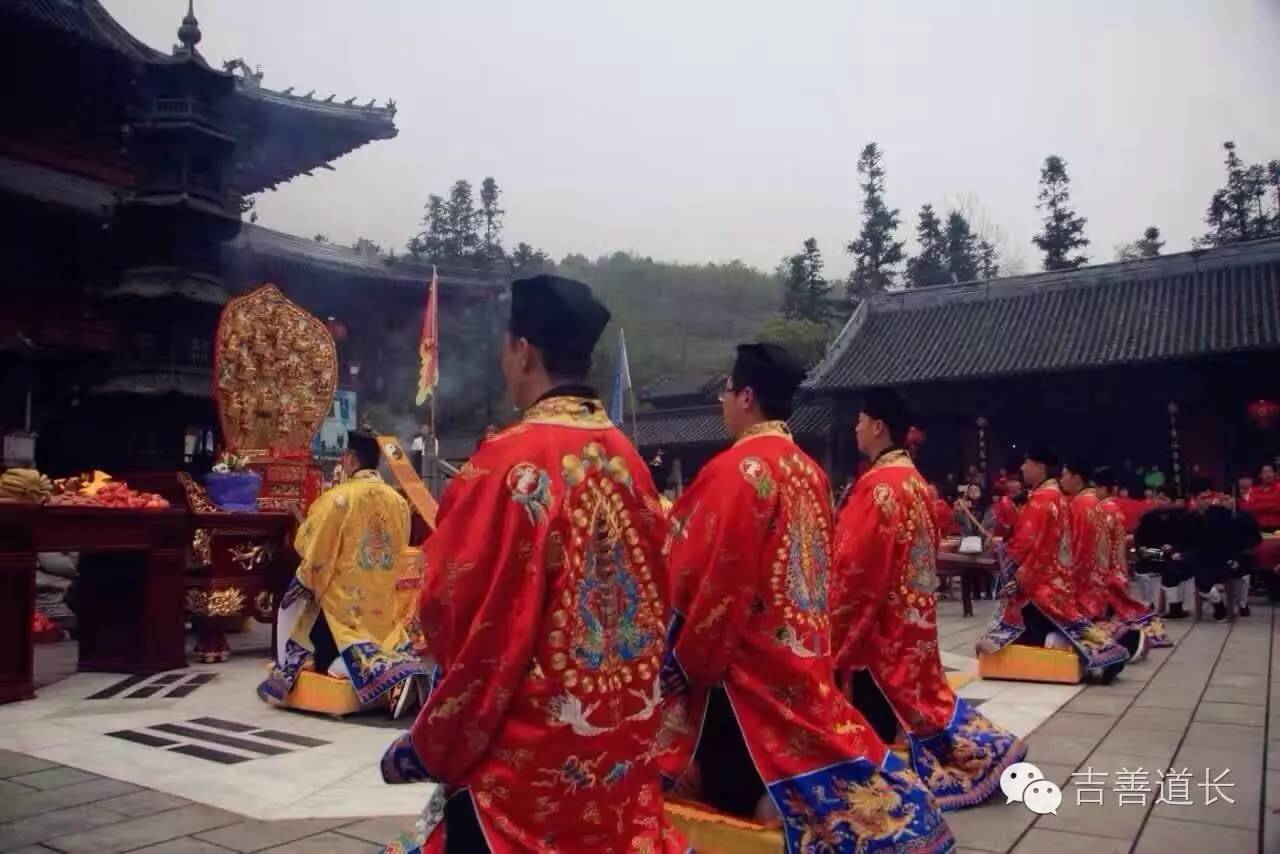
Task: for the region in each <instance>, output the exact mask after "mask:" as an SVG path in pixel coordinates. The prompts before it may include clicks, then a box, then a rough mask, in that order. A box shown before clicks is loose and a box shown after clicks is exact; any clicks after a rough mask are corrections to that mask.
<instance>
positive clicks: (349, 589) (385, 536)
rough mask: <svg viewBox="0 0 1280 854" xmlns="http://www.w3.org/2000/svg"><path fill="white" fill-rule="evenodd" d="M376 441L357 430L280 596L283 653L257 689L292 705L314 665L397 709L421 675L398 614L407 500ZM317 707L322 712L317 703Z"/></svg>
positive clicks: (307, 526)
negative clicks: (341, 476)
mask: <svg viewBox="0 0 1280 854" xmlns="http://www.w3.org/2000/svg"><path fill="white" fill-rule="evenodd" d="M378 459H379V454H378V442H377V439H375V438H374V437H373V436H372V435H369V434H368V433H362V432H358V431H352V432H351V433H350V434H349V436H348V439H347V450H346V453H345V455H344V456H343V469H344V471H345V472H346V474H347V477H348V480H347V481H346V482H345V483H342V484H339V485H338V486H335V487H334V488H332V489H330V490H329V491H328V492H326V493H325V494H324V495H322V496H320V498H319V499H318V500H317V501H316V502H315V504H313V505H311V509H310V510H309V511H308V513H307V519H306V521H305V522H303V523H302V527H300V528H299V529H298V535H297V537H296V538H295V539H294V547H295V548H296V549H297V551H298V555H299V557H300V558H301V562H300V563H299V564H298V570H297V572H296V573H295V575H294V578H293V580H292V581H291V582H290V583H289V588H288V589H287V590H286V591H285V594H284V597H283V598H282V599H281V600H280V614H279V618H278V622H277V625H276V637H277V638H278V640H277V648H276V660H275V664H274V666H273V667H272V668H271V674H270V675H269V676H268V678H267V679H266V680H265V681H264V682H263V683H262V684H261V685H259V686H258V696H259V697H261V698H262V699H263V700H265V701H266V702H268V703H272V704H274V705H283V706H289V705H290V704H291V703H290V693H291V692H292V691H293V688H294V686H295V684H296V683H297V681H298V678H299V676H300V675H301V674H302V672H303V670H304V669H306V668H308V667H309V668H312V669H314V670H315V672H316V673H320V674H325V675H328V676H333V677H337V678H340V679H346V680H349V681H350V683H351V687H352V689H353V690H354V691H355V694H356V697H357V699H358V700H359V703H360V706H361V707H362V708H371V707H374V706H375V705H377V704H380V703H383V704H388V705H389V706H390V708H391V709H392V712H393V714H396V715H398V714H399V713H400V712H402V711H403V710H404V709H405V707H406V706H408V705H409V704H410V702H411V701H412V700H413V699H415V698H416V694H417V692H416V691H415V690H413V686H412V684H411V680H412V679H413V678H414V677H416V676H421V675H422V674H423V670H422V665H421V663H420V662H419V661H418V656H417V655H416V653H415V652H414V649H413V643H412V641H411V640H410V639H409V635H408V632H407V631H406V628H405V626H404V624H403V623H402V622H400V621H399V620H398V619H397V615H398V613H399V611H398V609H397V608H396V604H395V598H396V581H397V578H398V575H399V568H400V561H401V560H402V558H403V556H404V552H405V548H406V547H407V546H408V543H409V505H408V503H407V502H406V501H405V500H404V499H403V498H401V497H400V494H399V493H397V492H396V491H395V490H394V489H392V488H391V487H390V486H388V485H387V484H386V483H384V482H383V480H382V478H381V477H379V475H378V472H377V468H378ZM309 711H322V710H319V709H309Z"/></svg>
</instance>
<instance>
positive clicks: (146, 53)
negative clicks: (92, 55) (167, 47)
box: [5, 0, 160, 60]
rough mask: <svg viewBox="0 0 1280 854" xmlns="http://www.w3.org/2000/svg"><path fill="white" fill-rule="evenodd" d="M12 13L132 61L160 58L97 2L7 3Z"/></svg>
mask: <svg viewBox="0 0 1280 854" xmlns="http://www.w3.org/2000/svg"><path fill="white" fill-rule="evenodd" d="M5 5H7V6H8V7H9V8H8V9H7V10H6V11H7V12H8V13H9V14H13V15H17V16H21V17H25V18H28V19H31V20H34V21H37V22H39V23H41V24H43V25H45V26H49V27H53V28H54V29H56V30H59V31H61V32H62V33H64V34H65V35H68V36H71V37H72V38H74V39H76V40H77V41H82V42H88V43H89V44H92V45H95V46H96V47H100V48H105V49H106V50H110V51H114V52H116V53H119V54H121V55H122V56H125V57H127V58H129V59H139V60H145V59H154V58H156V57H158V56H160V53H159V52H158V51H155V50H153V49H151V48H149V47H147V46H146V45H145V44H143V43H142V42H140V41H139V40H138V39H136V38H134V37H133V36H132V35H131V34H130V33H129V31H128V30H126V29H125V28H124V27H122V26H120V24H119V23H118V22H117V21H116V19H115V18H113V17H111V15H110V14H109V13H108V12H107V10H106V9H104V8H102V6H101V5H100V4H99V3H97V2H96V0H7V3H6V4H5Z"/></svg>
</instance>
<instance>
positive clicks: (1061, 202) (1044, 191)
mask: <svg viewBox="0 0 1280 854" xmlns="http://www.w3.org/2000/svg"><path fill="white" fill-rule="evenodd" d="M1039 199H1040V200H1039V202H1037V203H1036V207H1037V208H1039V209H1040V210H1041V211H1043V212H1044V230H1043V231H1041V232H1040V233H1039V234H1037V235H1036V236H1035V237H1033V238H1031V242H1032V243H1034V244H1035V245H1036V246H1038V247H1040V250H1041V251H1042V252H1044V268H1045V269H1046V270H1074V269H1076V268H1077V267H1079V266H1081V265H1083V264H1085V263H1087V262H1088V260H1089V259H1088V257H1087V256H1085V255H1072V254H1071V253H1072V252H1074V251H1075V250H1077V249H1083V248H1084V247H1086V246H1088V245H1089V240H1088V238H1086V237H1085V236H1084V225H1085V223H1086V222H1088V220H1087V219H1085V218H1084V217H1082V216H1077V215H1076V212H1075V211H1074V210H1072V209H1071V178H1070V177H1069V176H1068V175H1067V162H1066V161H1065V160H1063V159H1062V158H1061V157H1059V156H1058V155H1056V154H1051V155H1049V156H1048V157H1046V158H1045V159H1044V166H1043V167H1041V169H1040V196H1039Z"/></svg>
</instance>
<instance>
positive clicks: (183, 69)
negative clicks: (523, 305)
mask: <svg viewBox="0 0 1280 854" xmlns="http://www.w3.org/2000/svg"><path fill="white" fill-rule="evenodd" d="M200 40H201V32H200V27H199V22H198V21H197V19H196V16H195V14H194V10H193V9H191V8H190V7H189V8H188V11H187V14H186V16H185V17H184V18H183V19H182V20H181V22H180V25H179V27H178V29H177V43H176V44H175V45H174V46H173V48H172V50H171V51H168V52H165V51H159V50H156V49H153V48H152V47H149V46H147V45H145V44H143V43H142V42H141V41H139V40H138V39H136V38H135V37H134V36H132V35H131V34H130V33H129V32H127V31H126V30H125V29H124V28H123V27H122V26H121V25H120V24H119V23H118V22H117V21H115V20H114V19H113V18H112V17H111V15H110V14H109V13H108V12H107V11H106V10H105V9H104V8H103V7H102V6H101V5H100V3H98V2H97V0H9V2H6V3H4V4H2V5H0V45H2V46H3V50H0V68H2V69H3V71H4V73H5V79H7V80H9V81H10V86H9V89H8V91H7V92H6V94H5V110H4V118H3V120H0V223H2V224H3V228H0V242H2V245H3V251H4V256H5V258H6V259H7V263H6V264H5V265H4V267H3V269H2V270H0V289H2V292H3V294H4V298H5V304H6V310H5V311H4V312H3V313H2V315H3V316H2V317H0V432H3V433H6V434H8V435H9V436H10V437H14V436H17V437H25V436H27V435H28V434H30V433H34V434H36V436H37V438H36V439H35V449H36V451H35V454H36V458H37V463H38V464H39V466H40V468H41V469H42V470H46V471H50V472H53V473H55V474H59V473H67V472H72V471H75V470H78V469H84V468H89V467H98V468H106V469H108V470H116V471H122V470H123V471H128V470H137V469H173V468H180V467H182V465H183V461H184V450H185V446H184V442H185V437H186V436H188V435H190V434H192V433H196V434H199V435H201V436H203V435H206V434H207V433H208V432H209V431H214V430H215V427H214V424H215V421H216V419H215V418H214V407H213V402H212V397H211V382H210V379H211V377H210V369H211V364H210V363H211V342H212V339H213V333H214V328H215V325H216V322H217V317H218V314H219V311H220V310H221V307H222V305H223V304H224V303H225V302H226V301H227V299H228V298H229V297H230V296H231V295H233V294H235V293H237V292H240V291H242V290H246V289H249V288H252V287H255V286H257V285H259V284H262V283H264V282H268V281H271V282H274V283H276V284H277V285H279V286H280V287H281V289H282V290H283V291H284V292H285V293H286V294H287V295H289V296H290V297H291V298H293V299H294V300H295V301H297V302H298V303H300V304H301V305H302V306H303V307H304V308H306V309H308V310H309V311H311V312H312V313H313V314H316V315H317V316H319V317H321V318H323V319H326V320H328V319H330V318H332V320H331V321H330V323H331V328H333V329H335V331H336V332H340V334H335V337H337V338H339V339H341V340H340V342H339V347H340V352H341V357H342V360H343V372H344V376H343V379H342V383H341V385H342V387H344V388H354V389H356V390H357V391H358V392H359V393H360V394H361V406H362V409H372V410H374V411H378V409H379V407H381V411H382V414H384V415H385V416H387V418H388V420H392V419H391V416H396V415H399V416H400V420H402V421H403V420H404V419H405V418H414V419H416V418H425V416H424V415H421V414H415V413H412V412H409V411H408V409H407V407H406V406H405V405H404V403H403V402H404V401H407V402H410V403H411V398H412V395H413V388H414V380H415V378H416V358H417V356H416V347H417V334H418V330H419V327H420V324H421V317H422V310H423V307H424V305H425V296H426V284H427V282H428V281H429V280H430V276H431V266H430V264H429V263H425V262H413V263H404V262H402V261H399V260H395V259H389V258H385V257H382V256H381V255H376V254H372V253H370V252H368V251H367V250H366V251H358V250H356V249H349V248H346V247H339V246H333V245H329V244H321V243H317V242H316V241H314V240H309V239H304V238H300V237H295V236H292V235H288V234H283V233H280V232H277V231H273V230H270V229H266V228H262V227H259V226H257V225H255V224H252V223H250V222H245V216H246V214H247V213H248V212H249V211H251V209H252V197H253V196H254V194H257V193H260V192H263V191H266V190H270V189H274V188H275V187H277V186H278V185H280V184H282V183H284V182H287V181H290V180H292V179H294V178H297V177H300V176H306V175H310V174H311V173H312V172H313V171H314V170H317V169H331V168H333V166H332V165H331V161H333V160H335V159H337V158H340V157H342V156H343V155H345V154H347V153H349V152H351V151H353V150H355V149H356V148H359V147H361V146H363V145H366V144H368V143H371V142H376V141H380V140H389V139H392V138H394V137H395V136H396V134H397V130H396V126H395V114H396V109H395V104H394V103H393V102H387V103H385V104H383V105H378V104H375V103H374V102H372V101H369V102H367V103H364V104H359V103H356V99H355V98H348V99H344V100H338V99H336V97H335V96H334V95H330V96H328V97H324V98H319V97H316V96H315V93H307V94H295V93H294V92H293V91H292V89H289V90H285V91H273V90H271V89H269V88H267V87H266V86H265V85H264V74H263V72H262V71H261V70H257V69H253V68H251V67H250V66H249V65H248V64H247V63H245V62H244V61H243V60H240V59H235V60H231V61H229V62H227V63H225V64H224V65H222V66H221V67H214V66H212V65H210V64H209V62H208V61H207V60H206V58H205V57H204V56H203V55H202V54H201V53H200V51H199V49H198V44H199V42H200ZM353 228H354V226H353ZM440 280H441V295H440V313H441V335H442V339H443V342H442V350H444V351H445V352H446V354H447V353H448V352H449V350H450V343H451V341H452V343H454V344H455V345H456V346H457V347H458V349H457V350H454V352H459V351H460V350H461V344H462V341H463V340H464V339H468V340H470V339H476V338H479V339H480V340H486V339H488V340H492V339H493V337H494V336H492V335H491V334H489V333H491V332H492V331H493V330H494V329H495V328H496V324H497V322H498V321H497V320H496V318H497V317H498V316H499V315H500V312H501V307H500V306H499V305H498V302H499V301H500V300H501V299H502V287H501V282H500V281H498V280H497V279H496V278H495V277H494V276H493V275H491V274H488V273H486V272H484V271H472V270H457V269H441V270H440ZM375 296H376V298H371V297H375ZM375 309H376V310H375ZM494 346H495V347H496V344H495V345H494ZM481 349H483V345H482V346H481ZM467 353H468V361H470V360H472V359H477V360H480V361H483V360H485V359H486V358H487V357H488V356H492V358H493V359H495V360H496V350H495V353H493V354H487V353H485V352H480V353H477V352H476V347H475V346H474V345H470V346H468V347H467ZM446 358H447V356H446ZM406 372H407V374H408V376H407V378H406V376H405V374H406ZM490 373H492V372H490ZM445 376H446V377H448V376H449V374H448V368H447V367H446V369H445ZM450 395H452V398H451V399H448V400H446V399H443V398H445V397H449V396H450ZM500 395H501V392H500V389H497V388H496V382H495V381H494V380H493V379H492V378H491V377H486V378H485V379H484V380H476V381H474V382H472V381H464V380H463V378H461V377H459V378H458V380H457V381H455V382H454V383H453V385H452V387H449V386H446V387H445V388H444V389H442V400H441V409H442V411H443V412H446V413H449V412H453V413H459V415H458V416H456V417H455V418H454V419H453V420H454V422H455V423H456V424H457V425H458V426H459V429H462V430H465V431H466V432H468V433H471V434H474V435H478V434H479V431H480V430H482V429H483V426H484V423H486V422H485V418H486V417H488V416H494V415H495V411H496V407H497V406H498V401H499V400H500ZM366 403H368V404H369V406H368V407H366V406H365V404H366ZM472 422H475V423H472ZM444 424H445V426H446V428H447V427H448V425H449V424H450V421H449V419H448V418H446V419H445V420H444ZM379 426H383V425H379ZM388 426H389V425H388ZM384 429H385V427H384ZM20 444H21V442H19V443H16V444H13V445H11V446H10V447H11V448H16V447H18V445H20Z"/></svg>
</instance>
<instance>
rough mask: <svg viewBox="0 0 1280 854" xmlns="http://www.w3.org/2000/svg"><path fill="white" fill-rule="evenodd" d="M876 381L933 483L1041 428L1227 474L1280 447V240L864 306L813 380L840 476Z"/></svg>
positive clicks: (1000, 458)
mask: <svg viewBox="0 0 1280 854" xmlns="http://www.w3.org/2000/svg"><path fill="white" fill-rule="evenodd" d="M871 387H891V388H895V389H898V390H900V391H901V392H902V393H903V394H904V395H905V396H906V397H907V398H908V399H909V401H910V402H911V404H912V406H913V408H914V409H915V411H916V413H917V420H918V426H919V427H920V428H921V429H923V430H924V431H925V435H926V439H925V442H924V443H923V445H922V446H921V447H920V449H919V452H918V459H919V462H920V465H921V468H922V469H923V470H924V472H925V474H926V475H927V476H929V477H931V478H933V479H937V480H941V479H942V478H943V477H945V475H946V474H948V473H954V472H959V471H964V470H965V468H966V467H967V466H969V465H975V466H977V467H979V469H981V470H984V471H986V472H988V473H989V474H992V475H993V474H995V473H996V472H998V471H999V470H1000V469H1007V470H1015V469H1016V468H1017V466H1018V465H1019V463H1020V462H1021V459H1022V453H1023V452H1024V451H1025V449H1026V447H1027V445H1028V444H1029V443H1031V442H1045V443H1048V444H1051V445H1054V446H1056V447H1057V448H1058V450H1059V452H1060V453H1063V454H1081V455H1083V456H1084V457H1085V459H1087V460H1090V461H1092V463H1093V464H1094V465H1100V464H1107V465H1111V466H1114V467H1116V468H1117V469H1119V470H1121V471H1122V472H1125V471H1127V470H1129V469H1133V470H1137V469H1139V468H1146V469H1150V468H1152V467H1159V468H1160V469H1161V470H1162V471H1163V472H1165V473H1166V475H1167V476H1168V483H1169V485H1171V486H1172V487H1173V491H1175V492H1183V491H1185V489H1186V486H1187V483H1188V480H1189V478H1190V477H1191V476H1192V475H1194V474H1202V475H1205V476H1207V477H1210V478H1212V479H1213V480H1214V481H1215V482H1216V484H1217V485H1218V486H1219V487H1220V488H1221V487H1227V486H1229V485H1230V484H1231V483H1233V482H1234V477H1235V476H1236V475H1237V474H1239V473H1242V472H1246V471H1255V470H1256V468H1257V467H1258V466H1259V465H1260V464H1261V463H1262V462H1263V461H1270V460H1271V459H1272V458H1273V457H1274V456H1275V455H1276V453H1277V452H1278V451H1280V430H1278V429H1277V428H1278V426H1280V418H1278V416H1280V405H1277V401H1280V239H1269V240H1259V241H1253V242H1249V243H1240V244H1236V245H1234V246H1228V247H1223V248H1218V249H1207V250H1197V251H1193V252H1182V253H1178V254H1173V255H1166V256H1162V257H1158V258H1152V259H1149V260H1141V261H1131V262H1125V263H1114V264H1101V265H1097V266H1092V267H1084V268H1081V269H1079V270H1073V271H1070V272H1055V273H1034V274H1031V275H1025V276H1016V277H1011V278H1005V279H995V280H991V281H987V282H972V283H964V284H956V285H947V286H939V287H931V288H921V289H914V290H904V291H898V292H894V293H885V294H880V295H877V296H876V297H874V298H872V299H870V300H868V301H865V302H863V303H862V304H861V305H860V306H859V307H858V309H857V310H856V311H855V312H854V314H853V316H852V317H851V318H850V320H849V321H848V323H847V324H846V325H845V327H844V329H843V331H842V332H841V333H840V335H839V337H838V338H837V340H836V341H835V343H834V344H833V345H832V346H831V348H830V350H829V351H828V353H827V357H826V359H825V360H824V361H823V362H822V363H821V364H820V365H819V366H818V368H817V369H816V370H815V371H814V372H813V373H812V375H811V376H810V379H809V381H808V383H807V384H806V393H807V394H809V395H812V396H814V397H816V398H818V399H823V400H826V401H828V402H829V403H830V406H831V413H832V418H831V423H830V428H829V436H828V438H829V443H830V449H831V450H830V458H829V464H830V468H831V471H832V473H833V475H834V477H833V480H840V479H842V478H843V477H844V476H846V475H847V474H848V473H849V472H852V471H853V470H854V469H855V468H856V465H857V449H856V447H855V445H854V441H853V425H854V419H855V418H856V415H857V400H858V396H859V393H860V392H861V391H862V390H864V389H867V388H871Z"/></svg>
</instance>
